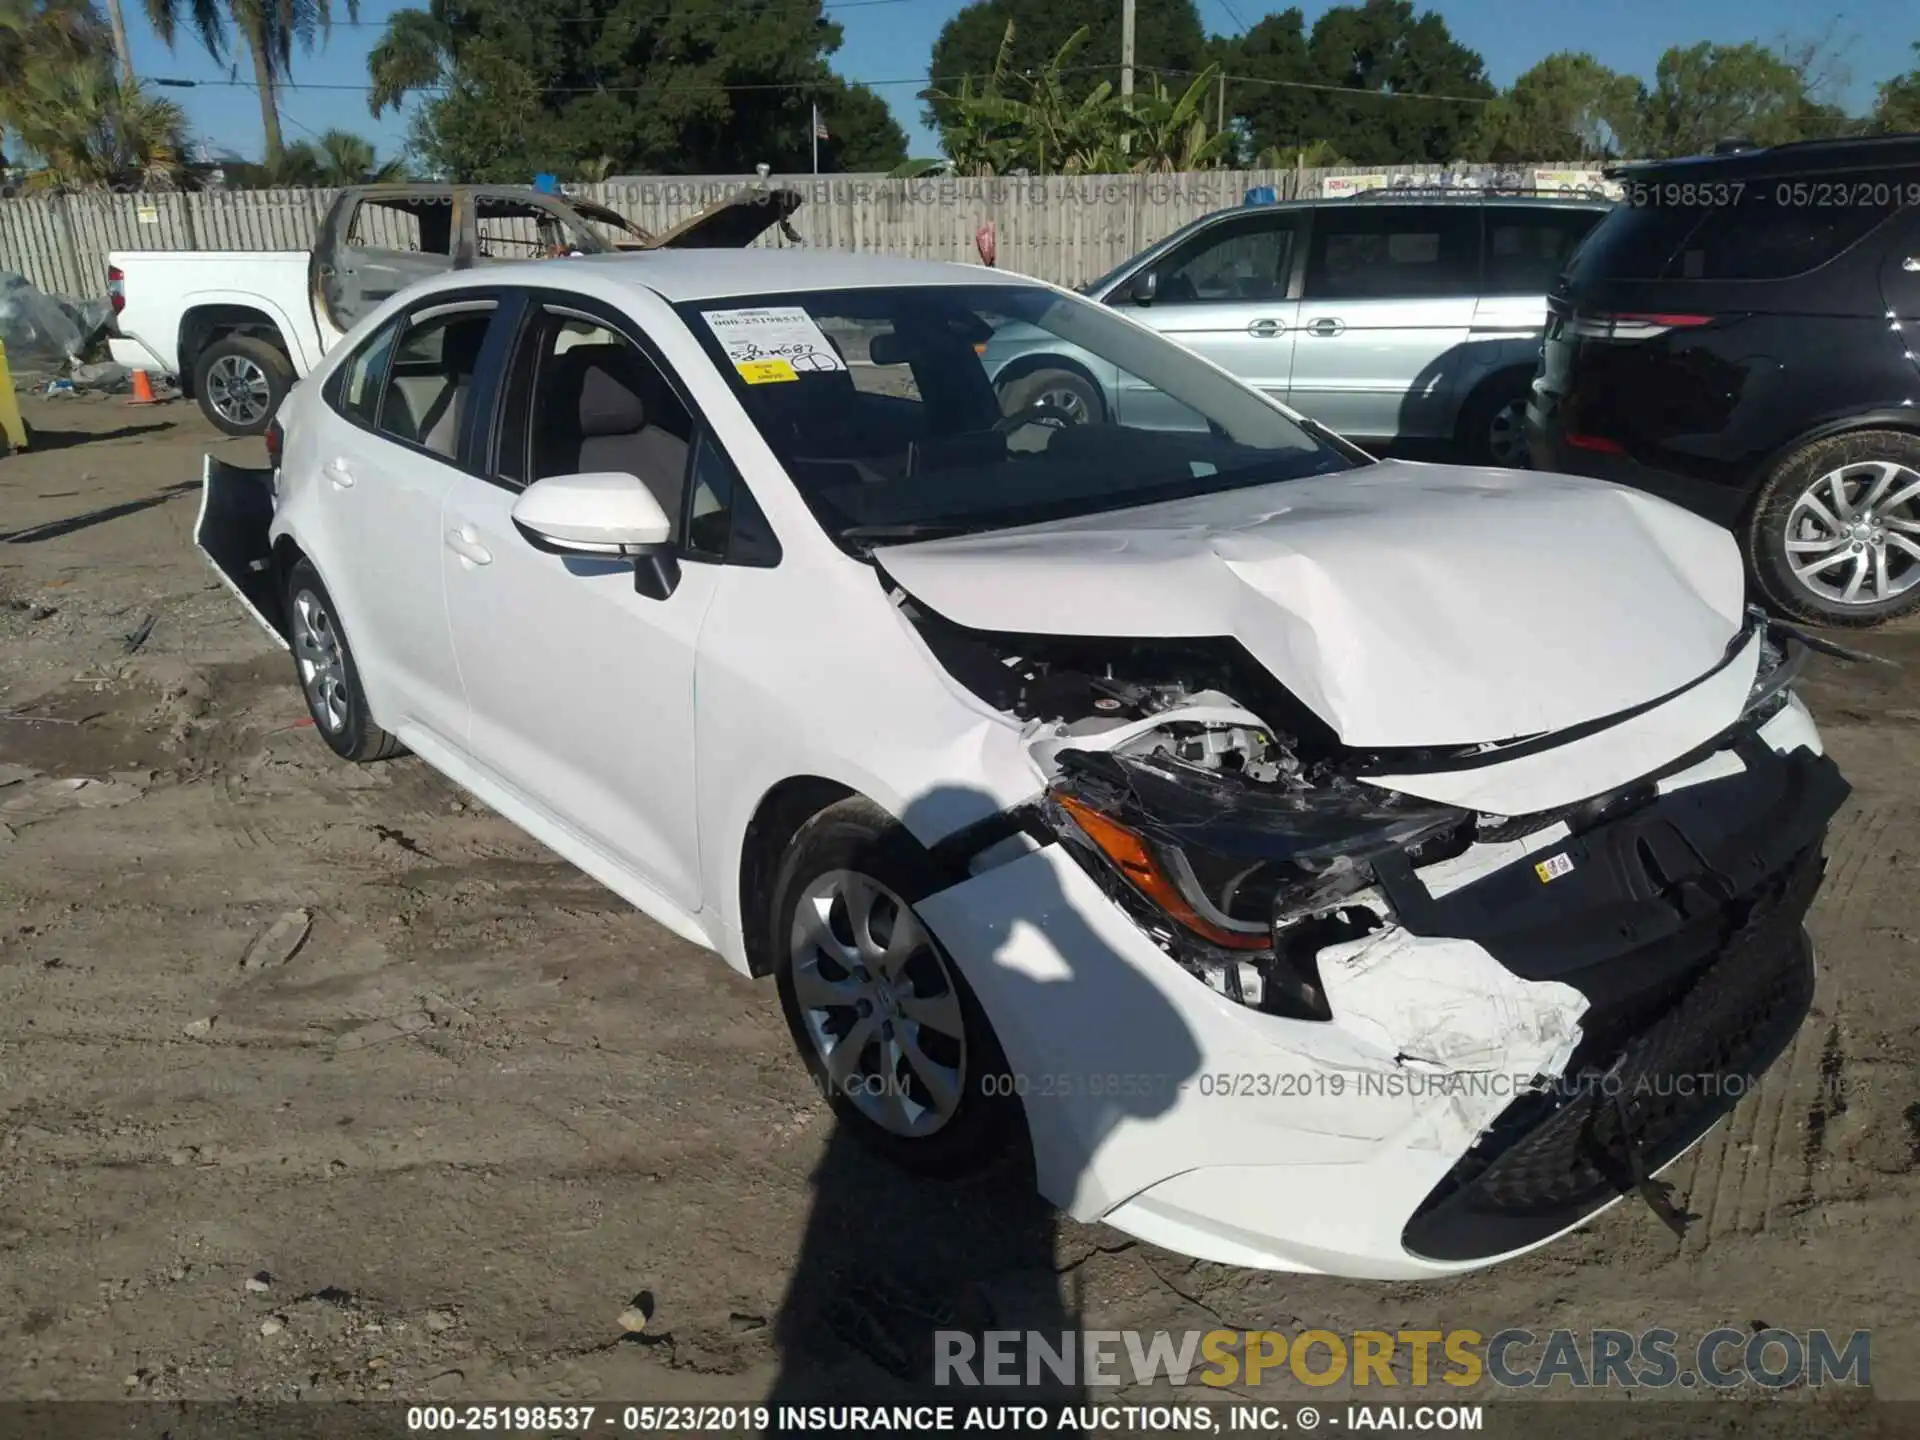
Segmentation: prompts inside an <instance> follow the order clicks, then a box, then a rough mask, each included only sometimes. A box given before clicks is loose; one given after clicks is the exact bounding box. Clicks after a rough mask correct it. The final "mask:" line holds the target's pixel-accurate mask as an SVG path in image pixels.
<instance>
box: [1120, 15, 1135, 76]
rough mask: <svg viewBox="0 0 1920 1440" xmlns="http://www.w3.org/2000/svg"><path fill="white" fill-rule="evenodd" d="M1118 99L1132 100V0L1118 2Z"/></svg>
mask: <svg viewBox="0 0 1920 1440" xmlns="http://www.w3.org/2000/svg"><path fill="white" fill-rule="evenodd" d="M1120 98H1121V99H1122V100H1131V99H1133V0H1120Z"/></svg>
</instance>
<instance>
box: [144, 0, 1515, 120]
mask: <svg viewBox="0 0 1920 1440" xmlns="http://www.w3.org/2000/svg"><path fill="white" fill-rule="evenodd" d="M866 3H880V0H866ZM1117 68H1118V67H1117V66H1114V65H1111V64H1109V65H1065V66H1062V67H1061V68H1060V69H1059V70H1057V71H1054V72H1053V73H1055V74H1058V75H1076V74H1088V73H1091V72H1095V71H1109V70H1114V69H1117ZM1135 68H1136V69H1139V70H1144V71H1146V72H1147V73H1148V74H1150V75H1167V76H1181V77H1185V78H1187V79H1191V78H1193V77H1194V76H1196V75H1203V74H1205V73H1206V72H1205V71H1204V70H1181V69H1176V68H1173V67H1170V66H1162V65H1137V66H1136V67H1135ZM135 78H136V79H138V80H139V81H141V82H142V83H143V84H147V85H161V86H165V87H167V88H169V89H175V90H204V89H212V90H220V89H238V90H257V89H259V88H260V87H259V85H258V84H257V83H255V82H254V81H252V80H240V79H227V80H180V79H175V78H171V77H168V76H161V75H140V76H136V77H135ZM834 78H835V79H840V80H841V81H842V83H843V84H847V85H864V86H866V87H867V88H868V89H869V90H880V89H884V88H886V87H888V86H892V85H952V84H955V83H957V82H959V81H962V80H985V79H989V78H990V76H989V75H987V74H985V73H980V74H969V75H909V76H906V77H904V78H901V79H898V80H848V79H845V78H844V77H840V76H836V77H834ZM1222 78H1223V79H1226V80H1229V81H1231V82H1232V83H1233V84H1235V85H1266V86H1271V87H1275V88H1279V89H1284V90H1312V91H1316V92H1318V93H1320V94H1326V95H1351V96H1354V97H1356V98H1365V99H1370V100H1426V101H1437V102H1440V103H1442V104H1451V105H1486V104H1489V103H1491V98H1492V97H1490V96H1486V95H1434V94H1427V93H1424V92H1421V91H1413V90H1359V89H1355V88H1353V87H1352V86H1348V85H1322V84H1316V83H1315V82H1313V81H1309V80H1269V79H1265V78H1264V77H1261V76H1258V75H1226V76H1223V77H1222ZM823 83H824V82H821V81H817V80H778V81H764V82H760V83H747V84H708V83H704V82H702V83H700V84H695V85H687V86H676V85H674V83H673V82H672V81H668V82H667V83H666V84H664V85H547V86H543V87H542V89H543V90H544V92H545V93H546V94H549V95H600V94H606V95H655V94H660V93H663V92H667V93H670V92H673V91H675V90H676V89H679V90H703V91H714V90H719V91H727V92H734V91H756V90H761V91H764V90H791V91H798V92H802V93H804V92H806V91H810V90H817V89H820V88H822V85H823ZM374 88H375V87H373V86H372V85H348V84H341V83H338V82H330V81H320V82H317V83H314V84H302V83H300V82H298V81H293V80H279V81H276V82H274V90H275V91H276V92H280V91H285V90H346V91H358V92H360V93H361V94H365V93H367V92H368V91H370V90H372V89H374ZM447 88H448V87H447V86H446V85H444V84H436V85H414V86H409V87H408V93H410V94H411V93H414V92H419V93H423V94H424V93H435V92H444V91H445V90H446V89H447Z"/></svg>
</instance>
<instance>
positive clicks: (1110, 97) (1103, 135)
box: [916, 21, 1232, 175]
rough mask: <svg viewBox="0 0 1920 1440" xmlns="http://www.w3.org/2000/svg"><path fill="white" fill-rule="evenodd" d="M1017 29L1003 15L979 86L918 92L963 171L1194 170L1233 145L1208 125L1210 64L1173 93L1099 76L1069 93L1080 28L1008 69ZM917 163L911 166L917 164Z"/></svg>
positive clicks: (1214, 75)
mask: <svg viewBox="0 0 1920 1440" xmlns="http://www.w3.org/2000/svg"><path fill="white" fill-rule="evenodd" d="M1018 38H1019V37H1018V27H1017V26H1016V25H1015V24H1014V23H1013V22H1012V21H1008V22H1007V28H1006V29H1005V31H1003V32H1002V34H1001V40H1000V49H999V50H998V51H997V52H996V54H995V56H994V61H993V65H992V66H991V68H990V69H989V70H988V71H987V73H986V76H985V78H984V79H982V80H981V81H980V82H979V83H978V84H976V83H975V78H974V77H973V76H972V75H967V76H963V77H962V78H961V81H960V84H959V86H958V88H956V89H954V90H942V89H939V88H937V87H936V88H934V89H931V90H928V91H926V92H925V93H924V94H923V95H922V97H921V98H922V99H924V100H926V101H927V102H928V103H929V104H930V105H931V106H933V107H934V109H935V111H936V113H938V114H941V115H943V116H944V117H945V121H944V124H943V126H942V129H941V143H942V145H943V147H944V148H945V150H946V152H947V154H948V156H949V157H950V158H951V160H952V161H953V166H954V169H955V170H956V171H957V172H958V173H960V174H963V175H1000V174H1006V173H1007V172H1009V171H1026V172H1028V173H1030V174H1036V175H1053V174H1062V175H1092V174H1103V173H1109V174H1110V173H1116V172H1121V171H1128V170H1132V171H1171V170H1202V169H1208V168H1211V167H1214V166H1217V165H1219V164H1221V163H1222V161H1223V160H1224V159H1226V158H1227V156H1228V154H1229V152H1230V150H1231V148H1232V147H1231V142H1230V137H1229V136H1227V135H1226V134H1224V133H1218V132H1216V131H1214V130H1213V129H1212V128H1211V127H1210V126H1209V125H1208V123H1207V105H1208V102H1209V100H1210V98H1211V97H1212V96H1213V94H1214V87H1215V85H1216V84H1217V83H1218V79H1219V70H1218V68H1217V67H1215V66H1211V65H1210V66H1208V67H1207V68H1206V69H1205V70H1203V71H1201V72H1200V73H1199V74H1198V75H1196V76H1194V77H1193V78H1192V79H1191V80H1190V81H1189V82H1188V83H1187V84H1185V85H1183V86H1181V87H1180V88H1179V89H1178V90H1177V91H1176V90H1170V89H1169V88H1168V86H1167V85H1166V83H1165V82H1164V81H1162V80H1161V79H1159V78H1158V77H1157V76H1156V77H1154V78H1153V80H1152V81H1151V82H1150V83H1149V84H1148V86H1147V88H1146V89H1145V90H1142V91H1137V92H1136V93H1135V94H1134V96H1133V98H1132V99H1131V101H1129V100H1126V99H1123V98H1122V97H1120V96H1118V95H1115V94H1114V92H1113V86H1112V85H1111V83H1109V82H1108V81H1105V80H1102V81H1100V82H1098V83H1097V84H1096V85H1094V87H1093V88H1092V89H1091V90H1089V91H1087V92H1086V93H1085V94H1076V93H1075V90H1076V87H1074V86H1072V85H1071V84H1070V83H1069V77H1071V76H1073V75H1074V74H1076V73H1078V70H1077V67H1076V64H1075V60H1076V58H1077V57H1078V56H1079V55H1080V54H1081V53H1082V50H1083V48H1084V47H1085V45H1086V43H1087V39H1088V30H1087V28H1086V27H1085V26H1082V27H1081V28H1080V29H1078V30H1076V31H1074V32H1073V34H1071V35H1069V36H1068V37H1067V39H1066V40H1065V42H1064V43H1063V44H1062V45H1061V46H1060V48H1059V49H1058V50H1056V51H1055V52H1054V53H1053V54H1052V55H1051V56H1049V57H1047V59H1046V61H1045V62H1044V63H1042V64H1041V65H1039V66H1036V67H1031V68H1029V69H1027V70H1025V71H1023V72H1020V73H1017V74H1016V73H1015V72H1014V70H1013V66H1012V61H1011V57H1012V55H1013V54H1014V53H1015V49H1016V45H1017V42H1018ZM926 168H927V162H922V163H921V164H920V165H919V166H918V167H916V171H924V170H925V169H926Z"/></svg>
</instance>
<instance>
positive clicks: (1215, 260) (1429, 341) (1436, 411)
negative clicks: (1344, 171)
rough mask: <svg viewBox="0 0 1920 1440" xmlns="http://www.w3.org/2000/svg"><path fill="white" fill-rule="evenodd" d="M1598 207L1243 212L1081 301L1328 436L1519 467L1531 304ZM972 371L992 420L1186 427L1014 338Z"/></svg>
mask: <svg viewBox="0 0 1920 1440" xmlns="http://www.w3.org/2000/svg"><path fill="white" fill-rule="evenodd" d="M1608 208H1609V206H1608V204H1607V202H1605V201H1603V200H1580V199H1557V198H1555V199H1547V198H1540V199H1535V198H1528V197H1519V196H1492V195H1484V194H1479V193H1472V194H1468V195H1457V194H1456V195H1445V194H1440V195H1433V194H1422V195H1420V196H1419V198H1411V197H1409V196H1407V195H1406V193H1405V192H1400V191H1386V190H1377V191H1371V192H1367V193H1366V194H1363V195H1362V196H1359V197H1356V198H1354V199H1349V200H1301V201H1286V202H1281V203H1269V204H1252V205H1247V206H1244V207H1242V208H1240V209H1236V210H1223V211H1220V212H1218V213H1216V214H1213V215H1208V216H1206V217H1204V218H1202V219H1200V220H1196V221H1194V222H1193V223H1192V224H1190V225H1187V226H1185V227H1183V228H1182V229H1179V230H1176V231H1175V232H1174V233H1173V234H1171V235H1169V236H1167V238H1166V239H1164V240H1162V241H1160V243H1159V244H1157V245H1154V246H1152V247H1151V248H1150V249H1148V250H1145V251H1143V252H1142V253H1140V254H1139V255H1136V256H1134V257H1133V258H1132V259H1131V260H1129V261H1127V262H1126V263H1125V264H1124V265H1122V266H1120V267H1119V268H1118V269H1117V270H1113V271H1111V272H1109V273H1108V274H1106V275H1104V276H1102V277H1101V278H1100V279H1098V280H1096V281H1094V282H1092V283H1091V284H1089V285H1084V286H1082V287H1081V290H1082V292H1083V293H1084V294H1087V295H1090V296H1092V297H1093V298H1094V299H1096V300H1101V301H1104V302H1105V303H1106V304H1109V305H1115V306H1123V307H1126V308H1128V309H1129V310H1130V311H1131V312H1132V313H1133V314H1134V315H1135V316H1137V317H1138V318H1139V319H1141V320H1143V321H1145V322H1146V323H1147V324H1149V325H1151V326H1153V327H1154V328H1155V329H1156V330H1159V331H1160V332H1161V333H1162V334H1164V335H1166V336H1167V337H1168V338H1170V339H1173V340H1177V341H1179V342H1180V343H1181V344H1183V345H1186V346H1188V347H1189V348H1191V349H1193V350H1195V351H1197V352H1199V353H1200V354H1201V355H1204V356H1205V357H1206V358H1207V359H1209V360H1212V361H1213V362H1214V363H1216V364H1218V365H1220V366H1222V367H1223V368H1225V369H1227V370H1230V371H1231V372H1232V373H1233V374H1235V375H1237V376H1239V377H1240V378H1241V379H1243V380H1246V381H1249V382H1250V383H1252V384H1254V385H1257V386H1259V387H1260V388H1261V389H1262V390H1265V391H1266V392H1268V393H1269V394H1271V395H1273V396H1275V397H1276V398H1278V399H1280V400H1283V401H1284V402H1285V403H1286V404H1288V405H1290V406H1291V407H1292V408H1293V409H1295V410H1298V411H1300V412H1301V413H1302V414H1304V415H1306V416H1308V417H1310V418H1311V419H1314V420H1317V421H1319V422H1320V423H1321V424H1322V425H1324V426H1326V427H1327V428H1328V429H1330V430H1334V431H1337V432H1338V433H1340V434H1342V435H1347V436H1350V437H1352V438H1354V439H1356V440H1376V441H1398V440H1440V441H1449V442H1452V443H1454V444H1455V445H1457V446H1458V447H1459V449H1460V450H1461V451H1462V452H1463V453H1464V456H1465V458H1467V459H1470V460H1473V461H1476V462H1479V463H1482V464H1490V465H1513V466H1521V465H1525V464H1526V463H1527V450H1526V430H1525V422H1526V401H1527V388H1528V385H1529V384H1530V383H1531V381H1532V379H1533V373H1534V367H1535V365H1536V364H1537V362H1538V360H1539V356H1540V340H1541V334H1542V332H1543V330H1544V327H1545V324H1546V316H1547V299H1546V297H1547V292H1548V290H1550V289H1551V288H1552V286H1553V282H1554V279H1555V277H1557V276H1558V275H1559V273H1560V271H1561V269H1562V267H1563V266H1564V265H1565V264H1566V262H1567V259H1568V257H1569V256H1571V255H1572V253H1573V250H1574V247H1575V246H1577V245H1578V244H1579V243H1580V241H1581V240H1582V239H1584V238H1585V237H1586V234H1587V232H1588V231H1589V230H1591V229H1592V228H1593V226H1594V225H1595V224H1596V223H1597V222H1598V221H1599V219H1600V217H1601V216H1602V215H1604V214H1606V212H1607V210H1608ZM985 359H986V362H987V366H988V369H989V372H990V373H991V374H992V375H993V376H994V381H995V384H996V385H997V386H998V388H999V390H1000V394H1001V402H1002V405H1003V406H1004V407H1005V409H1006V411H1007V413H1009V414H1015V413H1019V412H1022V411H1029V412H1031V413H1033V414H1035V415H1036V416H1051V417H1053V420H1054V423H1068V422H1073V421H1081V422H1084V421H1087V420H1099V419H1102V418H1104V417H1106V416H1110V415H1124V416H1125V417H1126V423H1127V424H1129V425H1143V424H1144V425H1156V426H1160V425H1164V426H1166V427H1168V428H1176V429H1177V428H1181V426H1182V425H1183V422H1184V421H1185V419H1187V418H1188V417H1182V416H1179V415H1176V414H1166V415H1156V414H1148V413H1145V412H1146V411H1148V410H1152V409H1154V408H1156V407H1158V408H1166V407H1168V406H1172V405H1173V404H1174V402H1173V401H1172V400H1171V399H1169V397H1167V396H1165V395H1162V394H1160V393H1159V392H1157V391H1147V390H1137V389H1134V388H1132V387H1130V386H1129V385H1128V384H1126V383H1125V378H1124V377H1122V376H1121V375H1120V374H1118V373H1117V372H1116V371H1115V370H1114V368H1113V367H1112V366H1111V365H1106V366H1103V365H1102V364H1101V363H1100V362H1099V361H1098V360H1096V359H1095V358H1094V357H1093V356H1090V355H1086V354H1083V353H1080V352H1079V351H1076V350H1074V349H1071V348H1068V347H1064V346H1063V345H1062V342H1061V341H1060V340H1059V339H1058V338H1057V337H1055V336H1051V335H1047V334H1045V333H1043V332H1039V331H1030V330H1029V329H1028V328H1027V327H1021V326H1008V327H1004V328H1002V329H1001V330H1000V331H998V332H996V333H995V335H994V337H993V340H992V341H991V342H990V343H989V345H988V346H987V349H986V352H985ZM1035 407H1040V408H1035Z"/></svg>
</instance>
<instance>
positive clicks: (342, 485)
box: [320, 460, 353, 490]
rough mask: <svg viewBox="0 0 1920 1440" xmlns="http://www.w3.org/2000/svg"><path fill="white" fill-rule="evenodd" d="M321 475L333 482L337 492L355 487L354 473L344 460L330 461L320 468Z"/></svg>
mask: <svg viewBox="0 0 1920 1440" xmlns="http://www.w3.org/2000/svg"><path fill="white" fill-rule="evenodd" d="M320 473H321V474H322V475H324V476H326V477H327V479H329V480H331V481H332V482H333V484H334V488H335V489H337V490H346V489H349V488H351V487H352V485H353V471H352V470H351V469H349V468H348V466H347V462H346V461H344V460H329V461H327V463H326V464H324V465H322V466H321V467H320Z"/></svg>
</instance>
